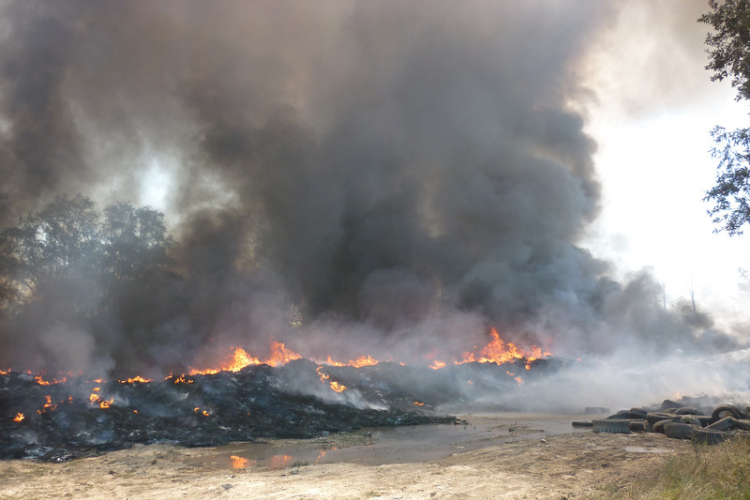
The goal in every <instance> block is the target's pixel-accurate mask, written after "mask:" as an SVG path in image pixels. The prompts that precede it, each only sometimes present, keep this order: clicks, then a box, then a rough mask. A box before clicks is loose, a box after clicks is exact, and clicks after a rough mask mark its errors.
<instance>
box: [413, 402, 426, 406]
mask: <svg viewBox="0 0 750 500" xmlns="http://www.w3.org/2000/svg"><path fill="white" fill-rule="evenodd" d="M414 404H415V405H417V406H424V403H422V402H421V401H414Z"/></svg>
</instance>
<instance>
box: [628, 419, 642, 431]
mask: <svg viewBox="0 0 750 500" xmlns="http://www.w3.org/2000/svg"><path fill="white" fill-rule="evenodd" d="M628 427H630V432H646V421H645V420H631V421H630V424H628Z"/></svg>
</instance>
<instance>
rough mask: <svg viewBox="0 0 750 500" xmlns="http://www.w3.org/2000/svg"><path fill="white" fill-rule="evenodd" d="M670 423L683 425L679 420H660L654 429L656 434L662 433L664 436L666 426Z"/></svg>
mask: <svg viewBox="0 0 750 500" xmlns="http://www.w3.org/2000/svg"><path fill="white" fill-rule="evenodd" d="M670 423H682V422H680V419H679V418H673V419H669V420H659V421H658V422H656V423H655V424H654V425H653V426H652V427H653V429H654V432H661V433H662V434H664V426H665V425H667V424H670Z"/></svg>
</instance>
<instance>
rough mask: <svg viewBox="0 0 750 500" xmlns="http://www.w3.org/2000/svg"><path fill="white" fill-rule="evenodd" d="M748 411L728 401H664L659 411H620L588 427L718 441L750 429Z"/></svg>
mask: <svg viewBox="0 0 750 500" xmlns="http://www.w3.org/2000/svg"><path fill="white" fill-rule="evenodd" d="M749 412H750V407H747V408H745V410H744V411H743V410H740V409H739V408H738V407H736V406H734V405H730V404H723V405H719V406H716V407H714V408H705V407H703V408H696V407H691V406H681V405H679V403H674V402H672V401H665V402H664V403H662V406H661V408H659V409H658V410H652V411H649V410H646V409H643V408H631V409H630V410H622V411H619V412H617V413H615V414H614V415H610V416H609V417H607V418H605V419H601V420H593V421H592V422H591V424H589V425H587V426H590V427H593V430H594V432H608V433H615V434H619V433H622V434H628V433H631V432H659V433H661V434H664V435H666V436H667V437H670V438H674V439H691V440H693V441H695V442H698V443H705V444H717V443H721V442H722V441H725V440H727V439H729V438H731V437H733V436H735V435H737V434H738V433H745V432H750V414H749ZM573 425H576V426H581V425H583V423H581V422H574V424H573ZM748 435H750V434H748Z"/></svg>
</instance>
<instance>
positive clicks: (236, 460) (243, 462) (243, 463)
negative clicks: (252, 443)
mask: <svg viewBox="0 0 750 500" xmlns="http://www.w3.org/2000/svg"><path fill="white" fill-rule="evenodd" d="M229 459H230V460H232V469H244V468H245V467H247V466H248V465H249V464H250V460H248V459H247V458H243V457H238V456H237V455H232V456H231V457H229Z"/></svg>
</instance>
